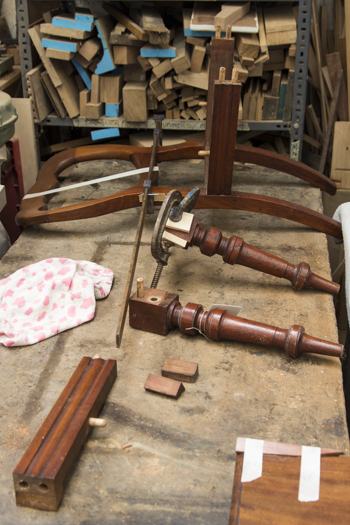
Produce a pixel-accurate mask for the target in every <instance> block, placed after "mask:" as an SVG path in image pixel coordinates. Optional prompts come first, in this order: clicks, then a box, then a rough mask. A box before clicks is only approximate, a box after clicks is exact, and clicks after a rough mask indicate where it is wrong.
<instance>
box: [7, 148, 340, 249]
mask: <svg viewBox="0 0 350 525" xmlns="http://www.w3.org/2000/svg"><path fill="white" fill-rule="evenodd" d="M202 149H203V144H202V143H200V142H188V143H186V144H179V145H175V146H164V147H160V148H159V150H158V153H157V162H164V161H171V160H179V159H192V158H199V157H198V152H199V151H200V150H202ZM151 151H152V149H151V148H146V147H145V148H143V147H135V146H121V145H99V146H85V147H81V148H74V149H69V150H66V151H63V152H61V153H58V154H57V155H54V156H53V157H51V158H50V159H49V160H48V161H47V162H46V163H45V164H44V166H43V167H42V168H41V170H40V171H39V174H38V178H37V181H36V183H35V184H34V186H33V187H32V188H31V189H30V191H29V193H40V192H44V191H48V190H50V189H53V188H56V187H59V182H58V180H57V177H58V176H59V175H60V173H62V172H63V171H64V170H65V169H66V168H68V167H70V166H74V165H75V164H79V163H80V162H85V161H92V160H102V159H119V160H127V161H130V162H132V163H133V164H134V166H135V167H136V168H142V167H148V166H149V162H150V157H151ZM235 159H236V160H237V161H238V162H249V163H251V164H252V163H253V164H259V165H261V166H266V167H269V168H271V169H276V170H279V171H283V172H284V173H288V174H290V175H294V176H296V177H298V178H300V179H302V180H305V181H306V182H309V183H310V184H312V185H314V186H316V187H318V188H320V189H322V190H324V191H326V192H327V193H330V194H331V195H333V194H334V193H335V192H336V186H335V184H334V183H333V181H331V180H330V179H328V178H327V177H325V176H324V175H322V174H320V173H318V172H317V171H315V170H313V169H312V168H309V167H307V166H305V165H303V164H301V163H298V162H295V161H293V160H290V159H287V158H285V157H283V156H281V155H278V154H274V153H271V152H268V151H264V150H258V149H257V148H250V147H247V146H240V145H237V146H236V150H235ZM146 177H147V173H145V174H143V175H141V176H140V179H139V180H138V182H137V183H136V184H134V185H132V186H131V187H130V188H128V189H126V190H122V191H120V192H118V193H115V194H114V195H110V196H108V197H103V198H100V199H95V200H92V201H86V202H82V203H79V204H75V205H72V206H64V207H62V208H59V209H53V210H48V209H47V206H46V202H47V201H48V197H44V196H40V197H35V198H32V199H25V200H23V201H22V203H21V209H20V211H19V213H18V214H17V216H16V222H17V224H19V225H21V226H28V225H33V224H42V223H48V222H60V221H69V220H78V219H87V218H92V217H98V216H101V215H106V214H108V213H113V212H116V211H120V210H125V209H128V208H136V207H138V206H140V201H139V195H140V194H141V193H142V192H143V182H144V180H145V178H146ZM157 177H158V174H157V173H154V174H153V176H152V182H154V183H157ZM172 189H174V188H173V187H161V186H156V188H154V189H153V191H154V192H157V193H164V194H167V193H168V192H169V191H171V190H172ZM178 189H179V190H180V191H181V193H182V194H183V195H186V194H187V193H188V189H187V188H186V189H181V188H178ZM195 208H197V209H198V208H199V209H233V210H245V211H254V212H258V213H265V214H267V215H273V216H276V217H281V218H284V219H289V220H292V221H294V222H298V223H300V224H304V225H305V226H309V227H311V228H314V229H316V230H318V231H321V232H323V233H327V234H329V235H332V236H333V237H335V238H337V239H342V232H341V225H340V223H339V222H337V221H334V220H333V219H330V218H329V217H326V216H325V215H322V214H320V213H318V212H316V211H313V210H310V209H308V208H305V207H303V206H299V205H298V204H294V203H290V202H287V201H283V200H280V199H275V198H272V197H266V196H263V195H256V194H250V193H243V192H237V191H233V192H232V193H231V195H207V194H206V193H205V190H201V193H200V196H199V198H198V200H197V203H196V206H195Z"/></svg>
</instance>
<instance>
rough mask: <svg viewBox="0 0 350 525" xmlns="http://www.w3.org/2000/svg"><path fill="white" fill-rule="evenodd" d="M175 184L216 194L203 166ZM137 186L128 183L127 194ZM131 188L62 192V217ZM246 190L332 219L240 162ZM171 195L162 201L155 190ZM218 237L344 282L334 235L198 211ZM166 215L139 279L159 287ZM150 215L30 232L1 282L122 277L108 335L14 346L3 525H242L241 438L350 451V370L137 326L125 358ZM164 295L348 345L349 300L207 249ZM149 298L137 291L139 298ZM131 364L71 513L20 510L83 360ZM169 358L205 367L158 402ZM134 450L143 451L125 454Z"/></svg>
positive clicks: (107, 169) (68, 495)
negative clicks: (27, 458) (19, 471)
mask: <svg viewBox="0 0 350 525" xmlns="http://www.w3.org/2000/svg"><path fill="white" fill-rule="evenodd" d="M131 167H132V166H131V164H129V163H127V162H124V161H114V162H112V161H103V162H102V161H95V162H90V163H88V164H82V165H80V166H75V167H74V168H73V170H72V171H71V173H70V176H69V183H73V182H79V181H80V180H82V179H83V178H84V177H85V178H86V177H88V178H90V179H94V178H96V177H97V176H98V175H99V174H101V175H108V174H111V173H117V172H118V171H123V170H124V169H125V168H127V169H131ZM160 171H161V175H160V177H161V184H162V185H164V186H166V185H168V186H178V187H188V188H193V187H195V186H196V185H198V186H199V187H203V173H204V168H203V164H192V163H176V162H173V163H163V164H162V165H161V166H160ZM121 181H122V182H121ZM130 184H131V182H130V179H129V180H128V179H126V180H125V179H121V180H119V181H113V182H108V183H104V184H101V185H99V184H94V185H93V186H86V187H84V188H82V189H80V190H73V191H70V192H64V193H60V194H58V195H57V196H55V197H54V198H53V200H52V201H51V202H52V203H55V206H58V207H59V206H61V205H65V204H68V203H69V204H72V203H75V202H79V201H80V200H82V199H91V198H95V197H97V196H104V195H107V194H111V193H115V192H116V191H118V189H120V188H123V187H128V186H130ZM234 187H235V188H236V189H238V190H242V191H250V192H255V193H261V194H264V195H271V196H273V197H278V198H282V199H286V200H290V201H292V202H296V203H298V204H302V205H304V206H308V207H310V208H312V209H315V210H317V211H322V201H321V192H320V190H318V189H315V188H312V187H311V186H310V185H308V184H307V183H303V182H301V181H299V180H297V179H295V178H293V177H292V176H289V175H285V174H282V173H278V172H275V171H271V170H268V169H265V168H259V167H254V166H251V165H235V172H234ZM153 190H156V188H153ZM194 213H195V214H196V216H197V217H198V218H199V219H200V224H201V225H202V226H203V227H209V226H215V227H217V228H220V229H222V230H223V233H224V235H226V236H230V235H233V234H235V235H239V236H240V237H242V238H243V239H244V240H245V241H246V242H248V243H249V244H252V245H256V246H258V247H259V248H262V249H264V250H266V251H269V252H271V253H273V254H275V255H278V256H280V257H283V258H284V259H287V260H288V261H290V262H292V263H295V264H298V263H299V262H300V261H305V262H308V263H309V264H310V266H311V269H312V270H313V271H314V272H315V273H317V274H319V275H321V276H323V277H326V278H328V279H330V278H331V277H330V268H329V261H328V251H327V241H326V236H325V235H324V234H321V233H318V232H315V231H312V230H310V229H308V228H306V227H304V226H302V225H299V224H295V223H292V222H290V221H287V220H284V219H278V218H275V217H272V216H267V215H261V214H256V213H249V212H241V211H230V210H205V211H204V210H194ZM156 216H157V213H155V214H153V215H150V216H147V218H146V224H145V228H144V233H143V237H142V243H141V247H140V253H139V259H138V265H137V268H136V274H135V280H136V278H137V277H143V278H144V280H145V286H150V283H151V280H152V277H153V273H154V271H155V268H156V263H155V261H154V260H153V258H152V256H151V253H150V241H151V235H152V230H153V226H154V223H155V220H156ZM138 217H139V209H131V210H125V211H122V212H118V213H115V214H111V215H106V216H102V217H99V218H95V219H86V220H80V221H71V222H61V223H54V224H45V225H39V226H31V227H28V228H27V229H26V230H25V232H24V233H23V234H22V235H21V237H20V238H19V240H18V241H17V242H16V244H15V245H14V246H12V248H11V249H10V251H9V252H8V253H7V254H6V255H5V256H4V258H3V259H2V260H1V263H0V278H4V277H6V276H8V275H10V274H11V273H13V272H15V271H16V270H17V269H19V268H21V267H24V266H26V265H28V264H32V263H35V262H37V261H40V260H42V259H46V258H48V257H67V258H71V259H83V260H88V261H93V262H96V263H99V264H101V265H103V266H105V267H107V268H110V269H112V270H113V271H114V273H115V278H114V285H113V288H112V291H111V293H110V295H109V296H108V297H107V298H106V299H104V300H100V301H97V307H96V316H95V319H94V320H93V321H92V322H89V323H86V324H83V325H81V326H79V327H77V328H74V329H71V330H69V331H66V332H63V333H61V334H58V335H56V336H54V337H52V338H50V339H47V340H45V341H42V342H40V343H38V344H36V345H33V346H27V347H18V348H15V347H12V348H5V347H2V348H1V355H2V359H1V371H0V374H1V381H0V393H1V399H2V404H1V431H0V436H1V437H0V439H1V482H0V501H1V508H0V513H1V523H2V525H13V524H14V523H21V525H26V524H31V525H32V524H35V525H44V524H45V525H48V524H52V525H56V524H57V525H58V524H64V525H73V524H74V525H79V524H81V525H82V524H84V525H88V524H89V525H90V524H91V525H92V524H101V523H103V524H104V525H112V524H113V525H115V524H119V523H129V524H131V523H132V524H142V525H146V524H152V525H156V524H162V525H164V524H166V523H171V524H189V523H191V525H194V524H213V523H215V524H216V525H219V524H223V525H226V524H227V523H228V518H229V512H230V503H231V495H232V486H233V476H234V470H235V445H236V438H237V437H238V436H243V437H252V438H258V439H264V440H269V441H279V442H286V443H295V444H303V445H310V446H322V447H328V448H333V449H339V450H343V451H344V452H345V453H346V454H347V455H348V454H349V441H348V431H347V426H346V418H345V408H344V400H343V390H342V374H341V365H340V361H339V359H337V358H333V357H324V356H319V355H311V354H310V355H304V356H302V357H301V358H299V359H296V360H292V359H290V358H288V357H287V356H286V355H285V353H284V352H283V351H279V350H276V349H270V348H266V347H259V346H256V345H251V344H244V343H233V342H220V343H217V342H213V341H209V340H207V339H205V338H204V337H203V336H201V335H198V336H197V337H192V338H191V337H186V336H185V335H183V334H181V333H180V332H179V331H178V330H174V331H171V332H170V333H169V334H168V335H167V336H160V335H155V334H151V333H147V332H142V331H138V330H134V329H132V328H130V327H129V326H128V324H126V327H125V330H124V336H123V340H122V344H121V347H120V348H117V347H116V343H115V335H116V326H117V321H118V315H119V310H120V306H121V303H122V297H123V292H124V285H125V281H126V277H127V272H128V268H129V262H130V257H131V253H132V248H133V242H134V237H135V232H136V227H137V221H138ZM158 287H159V289H162V290H168V291H171V292H174V293H178V294H179V296H180V301H181V303H182V304H186V302H189V301H191V302H195V303H201V304H203V306H205V307H208V308H209V307H210V306H211V305H212V304H213V303H220V304H234V305H239V306H242V311H241V313H240V314H239V315H241V316H242V317H245V318H247V319H252V320H255V321H258V322H262V323H267V324H270V325H275V326H280V327H282V328H289V327H290V326H291V325H293V324H300V325H303V326H304V327H305V330H306V332H307V333H309V334H310V335H313V336H315V337H319V338H322V339H329V340H330V341H337V340H338V339H337V338H338V334H337V326H336V320H335V313H334V307H333V297H332V296H330V295H328V294H325V293H322V292H319V291H317V290H312V289H306V290H302V291H299V292H296V291H294V290H293V289H292V287H291V285H290V283H289V282H288V281H285V280H282V279H278V278H276V277H273V276H270V275H265V274H263V273H260V272H257V271H254V270H251V269H249V268H244V267H242V266H234V267H231V266H228V265H225V264H224V263H223V261H222V259H221V257H219V256H216V257H212V258H209V257H204V256H203V255H201V254H200V252H199V250H198V249H197V248H190V249H189V250H188V251H183V250H181V249H179V248H172V256H171V257H170V261H169V265H168V266H167V267H165V268H164V270H163V274H162V277H161V279H160V282H159V286H158ZM133 290H134V291H135V290H136V281H135V283H134V286H133ZM96 353H98V354H100V355H101V356H102V357H103V358H113V359H117V363H118V377H117V380H116V382H115V384H114V387H113V389H112V391H111V393H110V395H109V397H108V400H107V402H106V404H105V406H104V408H103V410H102V413H101V415H102V417H104V418H105V419H106V420H107V422H108V423H107V426H106V427H104V428H95V429H93V430H92V432H91V434H90V437H89V438H88V440H87V441H86V444H85V447H84V448H83V450H82V452H81V454H79V456H78V460H77V461H76V463H75V466H74V468H73V470H72V472H71V475H70V476H69V480H68V486H67V488H66V491H65V494H64V497H63V501H62V504H61V507H60V509H59V511H58V512H57V513H49V512H44V511H39V510H32V509H29V508H21V507H16V504H15V494H14V488H13V481H12V471H13V469H14V467H15V466H16V464H17V463H18V461H19V459H20V458H21V457H22V455H23V453H24V451H25V450H26V448H27V447H28V445H29V443H30V441H31V439H32V438H33V437H34V435H35V434H36V432H37V430H38V429H39V427H40V425H41V424H42V422H43V421H44V419H45V417H46V415H47V414H48V412H49V411H50V409H51V408H52V406H53V404H54V403H55V401H56V399H57V398H58V396H59V395H60V393H61V391H62V389H63V387H64V386H65V384H66V383H67V381H68V379H69V378H70V376H71V375H72V373H73V372H74V370H75V368H76V366H77V365H78V363H79V361H80V359H81V357H82V356H84V355H87V356H93V355H94V354H96ZM167 357H170V358H179V359H185V360H188V361H193V362H197V363H199V376H198V379H197V381H196V382H195V383H193V384H189V383H185V384H184V386H185V392H184V393H183V394H182V396H181V397H180V398H179V399H178V400H173V399H170V398H167V397H164V396H159V395H156V394H152V393H149V392H146V391H145V390H144V388H143V385H144V383H145V382H146V379H147V377H148V374H149V373H150V372H151V373H154V374H160V373H161V368H162V365H163V364H164V361H165V359H166V358H167ZM125 445H132V446H129V447H126V448H125Z"/></svg>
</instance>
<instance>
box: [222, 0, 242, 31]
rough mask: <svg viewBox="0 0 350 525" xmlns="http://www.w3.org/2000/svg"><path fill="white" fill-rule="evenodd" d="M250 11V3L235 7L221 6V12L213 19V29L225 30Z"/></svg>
mask: <svg viewBox="0 0 350 525" xmlns="http://www.w3.org/2000/svg"><path fill="white" fill-rule="evenodd" d="M249 10H250V2H244V3H240V4H235V5H225V4H222V7H221V11H220V12H219V13H218V14H217V15H215V17H214V25H215V27H218V26H220V27H221V28H225V31H226V27H227V26H228V25H230V26H231V25H232V24H233V23H234V22H236V21H237V20H239V19H240V18H242V17H243V16H244V15H246V14H247V13H248V12H249Z"/></svg>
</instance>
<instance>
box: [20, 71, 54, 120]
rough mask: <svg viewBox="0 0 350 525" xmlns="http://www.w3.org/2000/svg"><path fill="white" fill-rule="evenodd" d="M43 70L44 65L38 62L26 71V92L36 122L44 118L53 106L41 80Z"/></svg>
mask: <svg viewBox="0 0 350 525" xmlns="http://www.w3.org/2000/svg"><path fill="white" fill-rule="evenodd" d="M43 71H44V66H43V65H42V64H39V65H38V66H36V67H35V68H33V69H32V70H31V71H28V73H26V79H27V85H28V94H29V97H30V98H31V99H32V101H33V109H34V114H35V118H36V120H37V121H38V122H41V121H42V120H44V119H45V118H46V117H47V116H48V115H49V114H50V113H52V111H53V106H52V104H51V102H50V99H49V97H48V96H47V94H46V91H45V89H44V86H43V85H42V82H41V74H42V73H43Z"/></svg>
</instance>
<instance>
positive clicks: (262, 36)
mask: <svg viewBox="0 0 350 525" xmlns="http://www.w3.org/2000/svg"><path fill="white" fill-rule="evenodd" d="M103 9H104V11H105V13H106V14H105V16H102V17H101V16H100V17H96V16H94V14H93V13H92V12H91V11H89V10H88V9H84V8H76V11H75V13H74V15H72V14H69V13H65V12H62V10H61V11H59V12H55V13H54V12H49V13H45V14H44V20H45V21H44V23H41V24H37V25H35V26H34V27H32V28H30V29H29V35H30V37H31V39H32V42H33V45H34V47H35V48H36V50H37V52H38V54H39V57H40V58H41V62H42V63H41V64H40V65H39V66H37V67H36V68H34V69H33V70H32V71H30V72H29V73H27V81H28V85H29V86H30V93H31V97H32V100H33V108H34V115H35V119H36V120H37V121H42V120H44V119H45V118H46V117H47V116H48V115H49V114H50V113H52V111H54V112H55V113H56V114H57V115H58V116H60V117H62V118H64V117H66V116H69V117H70V118H75V117H78V116H80V117H83V118H86V119H94V120H98V119H101V118H102V117H107V118H108V117H110V118H119V117H122V116H123V118H124V120H125V121H127V122H144V121H147V120H148V119H149V118H152V114H153V113H164V114H165V118H166V119H172V120H179V119H182V120H205V119H206V111H207V108H206V106H205V102H206V99H207V92H208V79H209V67H210V50H211V45H210V42H211V38H212V37H213V36H215V35H216V36H217V37H220V36H221V37H223V38H225V37H226V36H227V37H231V38H234V40H235V51H234V63H233V66H234V67H236V68H238V70H239V80H240V81H241V82H242V83H243V84H244V85H243V89H242V110H241V111H242V117H243V119H244V120H284V121H288V120H290V119H291V110H292V97H293V83H294V68H295V50H296V38H297V24H296V18H295V11H294V9H293V8H292V7H288V6H283V7H280V6H277V7H267V8H262V7H260V8H258V9H256V7H255V5H253V3H252V4H251V3H250V2H241V3H239V4H234V5H227V4H220V3H218V4H217V5H214V7H213V4H208V5H206V4H204V3H196V4H195V5H194V7H193V8H184V9H183V10H182V13H181V17H180V16H178V15H179V12H176V10H174V8H173V7H165V6H161V7H159V8H155V7H149V6H148V5H143V4H135V5H133V7H132V8H130V9H129V11H127V7H125V8H123V9H124V10H123V11H122V10H121V9H122V8H121V7H120V4H118V7H116V4H115V3H110V4H108V3H103ZM175 15H176V16H175ZM219 28H220V29H219Z"/></svg>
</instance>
